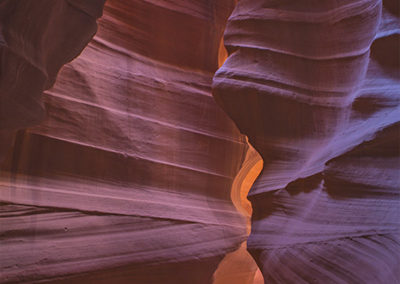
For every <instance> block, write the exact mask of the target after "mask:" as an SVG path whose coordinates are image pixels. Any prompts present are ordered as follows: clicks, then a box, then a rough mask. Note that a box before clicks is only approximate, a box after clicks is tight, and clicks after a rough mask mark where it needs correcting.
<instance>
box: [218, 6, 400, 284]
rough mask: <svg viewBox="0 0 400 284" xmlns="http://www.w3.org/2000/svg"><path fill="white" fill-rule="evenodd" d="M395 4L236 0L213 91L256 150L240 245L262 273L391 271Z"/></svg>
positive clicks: (358, 277) (273, 279) (398, 164)
mask: <svg viewBox="0 0 400 284" xmlns="http://www.w3.org/2000/svg"><path fill="white" fill-rule="evenodd" d="M399 32H400V22H399V10H398V5H396V3H395V2H394V1H384V5H383V7H382V3H381V1H375V0H372V1H370V0H368V1H309V0H304V1H271V0H265V1H262V0H260V1H252V0H242V1H240V2H239V3H238V5H237V6H236V8H235V10H234V12H233V14H232V15H231V17H230V19H229V21H228V25H227V29H226V31H225V44H226V47H227V50H228V52H229V57H228V59H227V60H226V61H225V64H224V65H223V66H222V67H221V68H220V69H219V70H218V71H217V73H216V75H215V77H214V84H213V93H214V96H215V97H216V100H217V102H218V103H219V104H220V105H221V106H222V108H223V109H224V110H225V111H226V112H227V113H228V114H229V115H230V117H231V118H232V119H233V120H234V121H235V123H236V124H237V126H238V128H239V129H240V131H241V132H242V133H243V134H245V135H248V137H249V141H250V143H251V144H252V145H253V146H254V147H255V149H256V150H257V151H258V152H259V153H260V155H261V156H262V158H263V160H264V168H263V171H262V172H261V175H260V176H259V177H258V179H257V180H256V182H255V184H254V185H253V187H252V189H251V190H250V193H249V198H250V200H251V203H252V206H253V215H252V231H251V234H250V237H249V239H248V249H249V251H250V252H251V253H252V255H253V256H254V258H255V259H256V261H257V263H258V265H259V267H260V268H261V270H262V272H263V275H264V279H265V281H266V283H399V281H400V280H399V279H400V275H399V270H398V268H399V265H400V261H399V255H400V249H399V248H400V247H399V220H400V218H399V216H400V215H399V213H400V212H399V210H400V209H399V208H400V207H399V204H400V203H399V201H400V200H399V189H400V174H399V170H400V159H399V158H400V157H399V151H400V149H399V145H400V144H399V141H400V139H399V138H400V123H399V120H400V111H399V110H400V107H399V106H400V93H399V90H400V76H399V64H400V63H399Z"/></svg>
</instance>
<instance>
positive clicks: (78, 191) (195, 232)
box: [0, 0, 254, 284]
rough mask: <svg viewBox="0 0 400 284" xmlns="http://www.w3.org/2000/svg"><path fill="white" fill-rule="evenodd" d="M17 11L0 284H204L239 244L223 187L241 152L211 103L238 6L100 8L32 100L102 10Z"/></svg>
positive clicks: (239, 221)
mask: <svg viewBox="0 0 400 284" xmlns="http://www.w3.org/2000/svg"><path fill="white" fill-rule="evenodd" d="M15 3H16V2H15V1H6V2H4V1H3V2H2V4H1V5H2V6H1V8H2V9H3V10H2V16H3V18H2V20H3V23H7V24H4V25H3V26H2V32H3V35H4V39H5V44H4V47H3V52H6V54H5V55H3V57H2V62H1V63H2V68H3V69H2V77H1V80H2V85H1V86H2V88H1V91H2V93H1V99H2V113H1V115H2V120H1V123H2V126H3V127H2V129H4V131H10V133H11V132H13V131H16V130H18V132H17V134H16V137H15V139H14V140H15V142H14V146H13V148H12V149H10V150H8V151H7V152H6V150H7V148H5V147H3V148H2V150H3V151H4V162H3V166H2V172H1V180H0V190H1V195H0V196H1V202H2V204H1V212H2V213H1V214H2V215H1V219H0V230H1V245H0V266H1V268H0V270H1V282H4V283H11V282H18V283H21V282H32V281H45V282H47V281H50V282H57V283H64V282H65V283H67V282H68V283H70V282H74V283H75V282H78V283H80V282H82V283H174V284H176V283H199V284H204V283H211V282H212V281H213V280H212V279H213V273H214V271H215V270H216V269H217V266H218V264H219V263H220V261H221V260H222V258H223V257H224V256H225V255H226V254H227V253H229V252H231V251H234V250H235V249H237V248H238V247H239V246H240V245H241V243H243V241H245V238H246V221H245V218H244V217H242V215H240V213H239V212H238V211H237V210H236V208H235V207H234V206H233V204H232V201H231V186H232V183H233V180H234V178H235V176H236V174H237V173H238V171H239V170H240V167H241V164H242V162H243V161H244V158H245V156H246V152H247V148H248V146H247V143H246V140H245V137H244V136H242V135H241V134H240V133H239V131H238V130H237V128H236V127H235V125H234V124H233V122H232V121H231V120H230V119H229V118H228V116H227V115H226V114H225V113H224V112H223V111H222V110H221V109H220V108H219V107H218V105H217V104H216V103H215V101H214V99H213V97H212V95H211V83H212V77H213V74H214V72H215V71H216V69H217V68H218V56H219V48H220V42H221V37H222V34H223V30H224V26H225V23H226V20H227V18H228V16H229V15H230V13H231V11H232V9H233V7H234V1H231V0H226V1H225V0H224V1H196V0H193V1H179V0H176V1H150V0H149V1H143V0H137V1H134V0H132V1H126V0H109V1H107V2H106V4H105V6H104V11H103V17H102V18H101V19H100V20H99V21H98V26H99V27H98V32H97V34H96V36H95V37H94V38H93V40H91V41H90V43H89V44H88V46H87V47H86V48H85V49H84V51H83V52H82V54H80V55H79V57H78V58H77V59H75V60H74V61H72V62H71V63H69V64H66V65H65V66H64V67H63V68H62V70H61V71H60V73H59V74H58V77H57V81H56V83H55V85H54V86H53V87H52V88H50V89H49V90H47V91H45V92H44V94H43V95H42V91H43V90H44V89H47V88H49V87H50V86H51V85H52V84H53V83H54V79H55V76H56V74H57V71H58V69H59V68H60V67H61V65H62V64H64V63H66V62H67V61H69V60H71V59H72V58H73V57H75V56H77V55H78V54H79V52H80V51H81V49H82V48H83V47H84V45H86V44H87V42H89V40H90V38H91V36H93V34H94V32H95V30H96V22H95V18H96V17H98V16H99V15H100V14H98V13H100V12H101V11H102V6H103V1H97V2H96V1H94V2H91V4H90V5H89V4H87V3H88V1H86V0H85V1H63V0H57V1H54V0H51V1H40V2H38V1H36V0H35V1H21V2H18V5H16V4H15ZM7 9H9V11H7ZM94 11H97V14H95V16H93V17H92V13H93V12H94ZM14 40H15V41H16V42H17V43H18V44H17V43H15V45H13V43H14ZM15 54H18V55H20V57H18V58H14V57H13V56H14V55H15ZM20 59H21V60H20ZM19 60H20V61H19ZM20 62H21V63H20ZM17 64H21V65H22V66H21V67H18V68H17V67H15V66H19V65H17ZM10 66H14V67H15V68H16V70H15V72H11V71H10ZM23 71H25V72H26V73H24V72H23ZM3 74H6V75H3ZM14 101H15V104H13V103H14ZM3 102H4V104H3ZM34 125H36V126H34ZM28 126H29V128H27V129H26V130H24V128H25V127H28ZM10 140H11V139H10ZM253 272H254V271H253Z"/></svg>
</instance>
